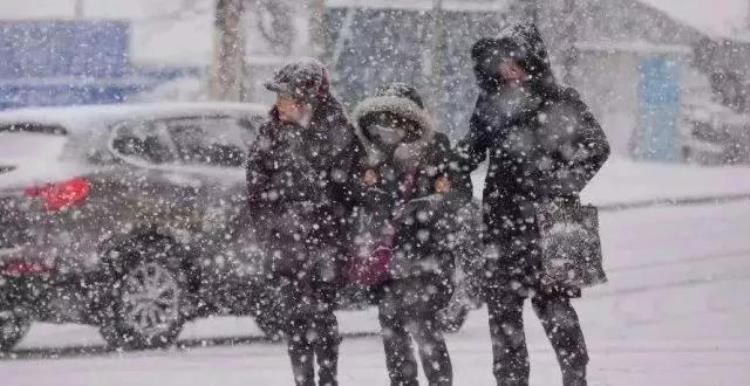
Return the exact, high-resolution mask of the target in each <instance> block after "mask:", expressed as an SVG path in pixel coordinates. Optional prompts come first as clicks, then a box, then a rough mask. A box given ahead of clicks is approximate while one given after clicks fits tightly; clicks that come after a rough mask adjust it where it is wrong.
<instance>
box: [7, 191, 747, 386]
mask: <svg viewBox="0 0 750 386" xmlns="http://www.w3.org/2000/svg"><path fill="white" fill-rule="evenodd" d="M602 232H603V238H604V252H605V256H606V264H607V268H608V272H609V275H610V283H609V284H607V285H604V286H602V287H599V288H596V289H593V290H589V291H587V292H586V293H585V296H584V298H583V299H581V300H578V301H577V302H576V304H577V308H578V309H579V312H580V314H581V319H582V323H583V325H584V329H585V332H586V334H587V340H588V344H589V348H590V351H591V357H592V359H591V367H590V378H591V382H590V384H592V385H627V386H630V385H659V386H661V385H681V386H690V385H696V386H698V385H700V386H704V385H747V384H750V331H748V328H750V296H748V294H750V237H748V235H750V202H736V203H726V204H722V205H705V206H684V207H656V208H650V209H638V210H627V211H620V212H607V213H604V214H603V215H602ZM528 311H529V312H527V319H528V327H527V332H528V340H529V346H530V351H531V356H532V373H533V375H532V384H533V385H540V386H541V385H545V386H546V385H559V384H560V380H559V378H560V376H559V370H558V369H557V365H556V363H555V359H554V355H553V353H552V351H551V349H550V347H549V345H548V343H547V341H546V338H545V337H544V334H543V332H542V329H541V327H540V326H539V323H538V322H537V321H536V318H535V317H534V316H533V313H531V312H530V310H528ZM340 316H341V324H342V329H343V330H344V331H346V332H347V333H348V335H347V336H346V339H345V341H344V343H343V345H342V359H341V366H340V367H341V371H340V373H341V384H342V385H386V384H387V381H386V373H385V366H384V356H383V353H382V346H381V345H380V341H379V338H378V336H377V335H376V334H375V333H376V331H377V322H376V318H375V314H374V312H373V311H365V312H345V313H341V314H340ZM259 336H260V333H259V331H258V330H257V328H256V327H255V326H254V324H253V322H252V321H251V320H250V319H247V318H215V319H211V320H202V321H199V322H196V323H193V324H191V325H189V326H188V328H187V329H186V331H185V332H184V334H183V335H182V342H183V343H184V344H186V345H187V346H188V348H185V349H172V350H168V351H150V352H136V353H107V352H105V351H104V350H103V348H102V345H103V342H102V340H101V339H100V338H99V336H98V334H97V332H96V330H95V329H93V328H90V327H84V326H76V325H64V326H54V325H48V324H38V325H35V326H34V327H33V328H32V331H31V334H30V335H29V336H28V337H27V339H25V341H24V342H23V343H22V344H21V346H20V347H19V351H18V353H17V357H16V358H15V359H7V360H2V361H0V374H2V375H1V376H0V384H2V385H14V386H42V385H44V386H47V385H64V386H85V385H92V386H94V385H95V386H113V385H139V386H148V385H158V386H165V385H187V386H190V385H196V386H207V385H221V386H231V385H263V386H275V385H292V384H293V382H292V378H291V371H290V369H289V364H288V361H287V358H286V353H285V349H284V346H283V345H282V344H276V343H270V342H266V341H263V340H262V339H261V338H260V337H259ZM66 347H67V348H66ZM71 347H72V348H71ZM81 347H89V351H91V352H92V353H89V354H85V353H81V349H80V348H81ZM61 348H65V349H62V350H61ZM449 348H450V350H451V355H452V358H453V361H454V364H455V373H456V374H455V375H456V382H455V384H456V385H459V386H460V385H471V386H476V385H492V384H494V383H493V380H492V377H491V373H490V361H491V359H490V343H489V335H488V331H487V326H486V312H485V311H484V310H480V311H477V312H474V313H473V314H472V315H471V316H470V318H469V320H468V322H467V324H466V326H465V328H464V329H463V331H462V332H460V333H458V334H455V335H451V336H450V337H449ZM49 355H53V358H48V356H49Z"/></svg>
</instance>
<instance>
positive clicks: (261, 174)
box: [245, 123, 273, 207]
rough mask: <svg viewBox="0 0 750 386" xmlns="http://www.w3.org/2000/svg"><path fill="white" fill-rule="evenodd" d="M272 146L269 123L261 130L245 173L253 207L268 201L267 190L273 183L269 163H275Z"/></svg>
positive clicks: (249, 156)
mask: <svg viewBox="0 0 750 386" xmlns="http://www.w3.org/2000/svg"><path fill="white" fill-rule="evenodd" d="M271 146H272V139H271V135H270V124H268V123H267V124H265V125H263V126H262V127H261V128H260V130H259V132H258V136H257V137H256V139H255V141H254V142H253V144H252V145H251V146H250V153H249V154H248V157H247V165H246V168H245V173H246V181H247V196H248V202H249V204H250V206H251V207H257V206H259V205H262V203H263V202H264V201H266V199H267V197H266V196H267V190H268V186H269V184H270V182H271V168H269V164H268V163H269V162H273V161H272V157H271Z"/></svg>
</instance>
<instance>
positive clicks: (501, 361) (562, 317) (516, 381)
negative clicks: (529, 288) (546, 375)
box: [485, 288, 589, 386]
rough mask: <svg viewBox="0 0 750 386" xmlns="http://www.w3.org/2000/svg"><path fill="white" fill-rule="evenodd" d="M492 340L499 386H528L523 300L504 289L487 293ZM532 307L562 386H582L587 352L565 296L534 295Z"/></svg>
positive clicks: (496, 377) (575, 315)
mask: <svg viewBox="0 0 750 386" xmlns="http://www.w3.org/2000/svg"><path fill="white" fill-rule="evenodd" d="M485 297H486V301H487V308H488V311H489V317H490V335H491V337H492V353H493V357H494V360H493V372H494V375H495V379H496V380H497V385H498V386H525V385H528V384H529V372H530V365H529V353H528V351H527V349H526V336H525V333H524V327H523V304H524V300H525V299H526V297H525V296H524V295H522V294H520V293H518V292H517V291H513V290H509V289H507V288H493V289H489V290H486V294H485ZM531 304H532V305H533V307H534V312H535V313H536V315H537V316H538V317H539V319H540V320H541V322H542V326H543V327H544V331H545V332H546V333H547V338H549V340H550V343H552V347H553V348H554V350H555V353H556V354H557V360H558V363H559V364H560V368H561V369H562V374H563V385H565V386H585V385H586V365H587V364H588V360H589V357H588V353H587V351H586V343H585V342H584V338H583V332H582V331H581V325H580V323H579V320H578V315H577V314H576V311H575V309H573V306H572V305H571V303H570V298H569V297H567V296H565V295H564V294H549V293H543V292H536V293H534V294H532V295H531Z"/></svg>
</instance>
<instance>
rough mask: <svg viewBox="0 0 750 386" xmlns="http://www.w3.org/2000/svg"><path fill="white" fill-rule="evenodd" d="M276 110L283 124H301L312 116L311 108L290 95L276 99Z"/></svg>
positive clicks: (281, 95) (279, 96) (280, 95)
mask: <svg viewBox="0 0 750 386" xmlns="http://www.w3.org/2000/svg"><path fill="white" fill-rule="evenodd" d="M276 110H278V112H279V119H280V120H281V121H282V122H287V123H297V124H299V123H301V122H303V121H304V120H305V117H306V116H308V115H309V114H310V110H311V108H310V106H308V105H307V104H305V103H302V102H299V101H297V100H295V99H294V98H292V97H290V96H288V95H284V94H279V95H278V96H277V97H276Z"/></svg>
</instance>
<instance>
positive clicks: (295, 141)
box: [247, 59, 362, 386]
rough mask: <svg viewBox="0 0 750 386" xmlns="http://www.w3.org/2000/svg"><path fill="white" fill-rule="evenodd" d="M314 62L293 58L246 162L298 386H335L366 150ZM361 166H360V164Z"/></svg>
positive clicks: (276, 83)
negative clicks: (351, 221) (339, 310)
mask: <svg viewBox="0 0 750 386" xmlns="http://www.w3.org/2000/svg"><path fill="white" fill-rule="evenodd" d="M328 85H329V83H328V75H327V72H326V69H325V67H324V66H323V65H322V64H321V63H320V62H318V61H317V60H315V59H305V60H302V61H300V62H297V63H292V64H289V65H287V66H285V67H283V68H281V69H280V70H279V71H277V73H276V75H275V77H274V79H273V80H271V81H269V82H267V83H266V87H267V88H268V89H269V90H271V91H274V92H276V93H277V96H278V98H277V101H276V104H275V105H274V107H273V110H272V111H271V113H270V119H269V120H268V121H267V122H266V123H265V124H264V125H263V126H262V127H261V128H260V131H259V135H258V138H257V139H256V141H255V143H254V145H253V147H252V150H251V152H250V157H249V161H248V165H247V185H248V192H249V202H250V211H251V213H252V217H253V221H254V222H255V228H256V229H257V231H256V232H257V233H258V239H259V240H260V243H261V245H262V246H263V247H264V248H265V250H266V251H267V253H268V254H269V255H270V256H271V272H272V273H273V276H274V278H275V279H276V282H278V283H279V285H280V286H281V291H280V292H281V294H282V307H281V309H282V310H283V313H284V315H282V316H281V317H283V318H284V323H283V324H284V326H285V331H284V333H285V336H286V339H287V342H288V350H289V356H290V358H291V362H292V367H293V371H294V379H295V382H296V384H297V385H299V386H313V385H315V374H314V362H315V360H316V359H317V363H318V366H319V371H318V375H319V380H318V382H319V383H318V384H319V385H321V386H323V385H325V386H335V385H337V384H338V382H337V378H336V372H337V363H338V346H339V343H340V337H339V333H338V325H337V321H336V317H335V316H334V313H333V311H334V302H335V297H336V290H337V286H338V285H339V282H340V271H341V267H342V263H343V258H344V256H345V252H344V248H345V246H346V245H347V243H348V241H347V234H348V233H347V231H348V227H349V225H348V217H349V215H350V213H351V211H352V207H353V204H352V202H353V195H354V194H353V193H352V191H351V187H352V186H353V184H352V183H351V182H350V176H352V172H353V170H355V168H356V166H355V162H357V161H358V160H359V158H361V157H360V154H361V153H362V150H361V147H360V145H359V142H358V141H357V139H356V135H355V131H354V128H353V127H352V126H351V125H350V124H349V122H348V120H347V118H346V116H345V114H344V111H343V109H342V106H341V105H340V104H339V102H338V101H336V99H335V98H334V97H333V95H332V94H331V93H330V91H329V86H328ZM357 170H358V169H357Z"/></svg>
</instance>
